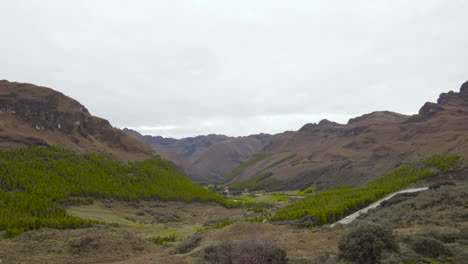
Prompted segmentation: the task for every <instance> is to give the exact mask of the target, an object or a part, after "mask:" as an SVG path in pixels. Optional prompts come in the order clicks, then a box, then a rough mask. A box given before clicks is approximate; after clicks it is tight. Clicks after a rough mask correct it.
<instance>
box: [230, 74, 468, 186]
mask: <svg viewBox="0 0 468 264" xmlns="http://www.w3.org/2000/svg"><path fill="white" fill-rule="evenodd" d="M274 138H276V140H273V141H272V143H271V145H270V146H269V147H268V148H266V149H265V150H264V152H265V153H270V154H271V155H270V156H269V157H268V158H266V159H263V160H261V161H259V162H256V163H255V164H253V165H251V166H249V167H247V168H245V169H244V170H243V171H242V173H240V174H239V175H237V176H236V177H233V178H232V179H230V180H229V181H228V182H227V183H226V184H227V185H232V184H237V185H239V183H242V182H243V181H247V180H248V179H251V178H253V177H259V176H260V175H263V176H265V177H260V178H261V181H268V182H269V183H271V185H270V186H268V188H270V189H302V188H306V187H309V186H317V187H318V188H319V189H325V188H329V187H333V186H337V185H343V184H346V185H350V186H361V185H363V184H365V183H367V182H369V181H371V180H372V179H375V178H376V177H378V176H379V175H382V174H383V173H385V172H389V171H392V170H394V169H396V168H398V167H400V166H402V165H404V164H407V163H410V162H415V161H418V160H420V159H422V158H425V157H429V156H431V155H433V154H458V155H461V156H462V157H468V82H467V83H465V84H463V86H462V87H461V89H460V92H459V93H457V92H449V93H443V94H441V95H440V97H439V99H438V101H437V103H430V102H428V103H426V104H425V105H424V106H423V107H422V108H421V109H420V111H419V113H418V114H416V115H412V116H405V115H401V114H397V113H392V112H388V111H383V112H373V113H370V114H366V115H363V116H360V117H357V118H353V119H351V120H350V121H349V122H348V124H345V125H341V124H337V123H334V122H330V121H328V120H322V121H321V122H320V123H318V124H307V125H305V126H303V127H302V128H301V129H300V130H299V131H297V132H294V133H287V134H282V135H278V136H276V137H274ZM266 175H269V176H268V177H266ZM260 178H259V179H260ZM272 179H275V180H272ZM240 185H242V184H240ZM256 185H260V186H264V185H262V184H261V182H257V183H256ZM242 186H244V185H242Z"/></svg>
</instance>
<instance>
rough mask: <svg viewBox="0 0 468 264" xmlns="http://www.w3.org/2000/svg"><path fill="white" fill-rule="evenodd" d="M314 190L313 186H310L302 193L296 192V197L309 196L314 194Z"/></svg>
mask: <svg viewBox="0 0 468 264" xmlns="http://www.w3.org/2000/svg"><path fill="white" fill-rule="evenodd" d="M316 189H317V188H316V187H315V186H312V187H309V188H305V189H304V190H302V191H298V192H297V193H296V194H297V195H311V194H314V192H315V190H316Z"/></svg>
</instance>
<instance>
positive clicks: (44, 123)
mask: <svg viewBox="0 0 468 264" xmlns="http://www.w3.org/2000/svg"><path fill="white" fill-rule="evenodd" d="M30 145H40V146H49V145H58V146H62V147H64V148H66V149H70V150H74V151H77V152H81V153H85V152H97V153H106V154H108V155H111V156H113V157H116V158H118V159H120V160H143V159H148V158H152V157H157V156H158V154H157V153H156V152H155V151H154V150H153V149H151V148H150V147H148V146H146V145H145V144H142V143H141V142H139V141H138V140H135V139H134V138H132V137H129V136H127V135H126V134H125V133H123V132H121V131H120V130H118V129H115V128H114V127H112V126H111V125H110V124H109V122H108V121H107V120H104V119H102V118H99V117H95V116H92V115H91V114H90V113H89V112H88V110H87V109H86V108H85V107H84V106H83V105H81V104H80V103H79V102H77V101H76V100H73V99H71V98H69V97H67V96H65V95H63V94H61V93H59V92H57V91H54V90H52V89H50V88H46V87H41V86H36V85H32V84H26V83H16V82H9V81H6V80H1V81H0V148H1V149H15V148H19V147H24V146H30Z"/></svg>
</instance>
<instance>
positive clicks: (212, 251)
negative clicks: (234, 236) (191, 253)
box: [197, 241, 232, 264]
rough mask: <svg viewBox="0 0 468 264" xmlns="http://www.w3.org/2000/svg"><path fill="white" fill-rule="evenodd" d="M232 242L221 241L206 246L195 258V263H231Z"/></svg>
mask: <svg viewBox="0 0 468 264" xmlns="http://www.w3.org/2000/svg"><path fill="white" fill-rule="evenodd" d="M231 252H232V243H231V242H229V241H223V242H222V243H220V244H217V245H211V246H208V247H206V248H205V249H204V250H203V252H202V254H201V255H200V256H199V257H198V259H197V264H231V263H232V260H231Z"/></svg>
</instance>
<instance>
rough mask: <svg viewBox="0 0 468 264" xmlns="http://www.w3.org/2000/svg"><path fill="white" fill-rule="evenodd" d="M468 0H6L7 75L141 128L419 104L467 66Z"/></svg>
mask: <svg viewBox="0 0 468 264" xmlns="http://www.w3.org/2000/svg"><path fill="white" fill-rule="evenodd" d="M467 14H468V1H461V0H458V1H457V0H450V1H447V0H411V1H408V0H402V1H400V0H392V1H387V0H385V1H383V0H382V1H377V0H368V1H356V0H354V1H345V0H342V1H331V0H320V1H318V0H315V1H313V0H304V1H295V0H289V1H285V0H278V1H275V0H235V1H227V0H211V1H208V0H197V1H195V0H192V1H189V0H164V1H162V0H148V1H143V0H141V1H135V0H134V1H129V0H128V1H116V0H79V1H76V0H41V1H37V0H30V1H23V0H14V1H7V0H0V79H7V80H10V81H19V82H30V83H34V84H39V85H43V86H47V87H51V88H53V89H56V90H58V91H61V92H63V93H65V94H66V95H68V96H70V97H73V98H75V99H77V100H78V101H80V102H81V103H82V104H84V105H85V106H86V107H87V108H88V109H89V110H90V112H91V113H92V114H93V115H96V116H100V117H103V118H106V119H108V120H109V121H110V122H111V123H112V124H113V125H114V126H116V127H119V128H123V127H131V128H134V129H136V130H138V131H139V132H141V133H143V134H152V135H162V136H170V137H176V138H181V137H187V136H196V135H200V134H209V133H217V134H227V135H230V136H243V135H248V134H253V133H260V132H265V133H277V132H283V131H285V130H297V129H299V128H300V127H301V126H302V125H303V124H305V123H311V122H318V121H319V120H321V119H324V118H327V119H330V120H333V121H337V122H341V123H345V122H347V120H348V119H349V118H351V117H354V116H357V115H361V114H364V113H368V112H371V111H376V110H390V111H395V112H400V113H406V114H414V113H416V112H417V111H418V110H419V108H420V107H421V106H422V104H423V103H424V102H426V101H435V100H436V99H437V97H438V94H439V93H441V92H445V91H449V90H456V91H458V89H459V87H460V85H461V83H462V82H464V81H465V80H467V79H468V15H467Z"/></svg>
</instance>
